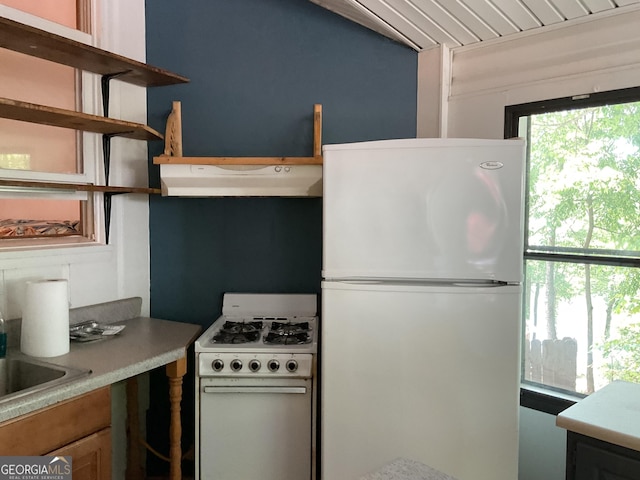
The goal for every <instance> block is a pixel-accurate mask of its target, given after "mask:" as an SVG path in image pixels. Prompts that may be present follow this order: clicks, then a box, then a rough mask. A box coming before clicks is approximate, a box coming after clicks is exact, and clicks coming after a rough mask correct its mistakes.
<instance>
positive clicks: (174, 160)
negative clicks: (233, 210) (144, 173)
mask: <svg viewBox="0 0 640 480" xmlns="http://www.w3.org/2000/svg"><path fill="white" fill-rule="evenodd" d="M153 163H155V164H156V165H162V164H169V165H180V164H182V165H184V164H186V165H322V157H165V156H160V157H153Z"/></svg>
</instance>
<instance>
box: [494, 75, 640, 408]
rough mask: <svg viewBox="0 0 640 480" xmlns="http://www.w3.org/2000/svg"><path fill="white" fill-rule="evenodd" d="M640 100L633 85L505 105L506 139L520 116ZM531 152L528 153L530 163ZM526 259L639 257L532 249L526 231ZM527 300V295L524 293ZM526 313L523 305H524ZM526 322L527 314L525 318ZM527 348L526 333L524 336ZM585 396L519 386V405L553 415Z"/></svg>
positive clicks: (620, 261) (633, 263)
mask: <svg viewBox="0 0 640 480" xmlns="http://www.w3.org/2000/svg"><path fill="white" fill-rule="evenodd" d="M629 102H640V87H630V88H624V89H619V90H610V91H606V92H596V93H591V94H579V95H573V96H570V97H561V98H555V99H551V100H540V101H535V102H529V103H522V104H517V105H507V106H505V113H504V138H514V137H518V136H519V127H520V119H521V118H522V117H527V116H530V115H536V114H543V113H549V112H555V111H562V110H575V109H581V108H588V107H599V106H603V105H609V104H617V103H629ZM528 161H529V155H528V154H527V162H528ZM528 171H529V168H528V166H527V168H526V172H527V178H526V179H525V185H526V187H527V188H526V190H525V218H524V228H525V233H526V232H528V230H529V225H528V223H529V189H528V186H529V178H528ZM526 260H541V261H560V262H572V263H590V264H599V265H610V266H623V267H639V266H640V264H639V262H638V259H637V258H622V257H613V256H607V255H603V256H601V255H585V254H577V253H576V254H570V255H569V254H563V253H545V252H529V251H528V237H527V235H526V234H525V243H524V245H523V262H526ZM523 303H524V296H523ZM523 312H524V308H523ZM522 321H524V314H523V319H522ZM521 340H522V343H523V345H522V346H523V347H524V336H523V337H522V339H521ZM584 397H586V395H583V394H580V393H575V394H571V395H570V394H567V393H566V392H562V391H560V390H556V389H554V388H553V387H550V386H547V385H541V384H534V383H532V382H526V383H525V382H524V381H522V382H521V385H520V406H522V407H527V408H531V409H533V410H538V411H541V412H544V413H548V414H551V415H557V414H558V413H560V412H562V411H563V410H565V409H566V408H568V407H570V406H571V405H573V404H575V403H576V402H577V401H579V400H580V399H581V398H584Z"/></svg>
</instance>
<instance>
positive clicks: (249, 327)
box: [211, 320, 262, 344]
mask: <svg viewBox="0 0 640 480" xmlns="http://www.w3.org/2000/svg"><path fill="white" fill-rule="evenodd" d="M261 331H262V322H255V321H254V322H236V321H231V320H227V321H225V322H224V324H223V325H222V327H221V328H220V330H219V331H218V332H217V333H216V334H215V335H214V336H213V338H212V339H211V340H212V342H213V343H222V344H241V343H251V342H256V341H258V339H259V338H260V332H261Z"/></svg>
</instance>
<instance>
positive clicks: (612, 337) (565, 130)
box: [505, 88, 640, 413]
mask: <svg viewBox="0 0 640 480" xmlns="http://www.w3.org/2000/svg"><path fill="white" fill-rule="evenodd" d="M505 135H506V136H507V137H513V136H521V137H526V138H527V144H528V152H527V157H528V158H527V164H528V168H527V201H526V216H525V218H526V220H525V224H526V232H525V250H524V258H525V288H524V292H525V294H524V297H525V298H524V309H523V311H524V319H523V353H524V354H523V365H522V379H523V383H524V384H525V385H529V386H534V387H536V386H537V387H543V388H544V389H545V390H546V391H547V393H548V392H549V391H550V390H551V391H554V392H558V393H559V394H561V393H568V394H574V395H578V396H581V395H588V394H589V393H592V392H594V391H595V390H598V389H599V388H602V387H603V386H604V385H606V384H607V383H609V382H611V381H613V380H616V379H622V380H629V381H640V373H639V372H640V348H638V345H640V234H638V231H639V229H640V88H634V89H625V90H620V91H615V92H606V93H600V94H593V95H580V96H577V97H572V98H564V99H557V100H551V101H546V102H536V103H531V104H524V105H515V106H509V107H507V108H506V117H505ZM523 395H524V393H523ZM550 413H553V412H550Z"/></svg>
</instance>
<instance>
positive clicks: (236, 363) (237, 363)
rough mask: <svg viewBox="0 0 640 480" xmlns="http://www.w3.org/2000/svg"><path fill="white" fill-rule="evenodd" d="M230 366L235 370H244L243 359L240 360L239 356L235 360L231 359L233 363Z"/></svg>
mask: <svg viewBox="0 0 640 480" xmlns="http://www.w3.org/2000/svg"><path fill="white" fill-rule="evenodd" d="M229 366H230V367H231V370H233V371H234V372H239V371H240V370H242V360H238V359H237V358H236V359H235V360H231V364H230V365H229Z"/></svg>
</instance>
